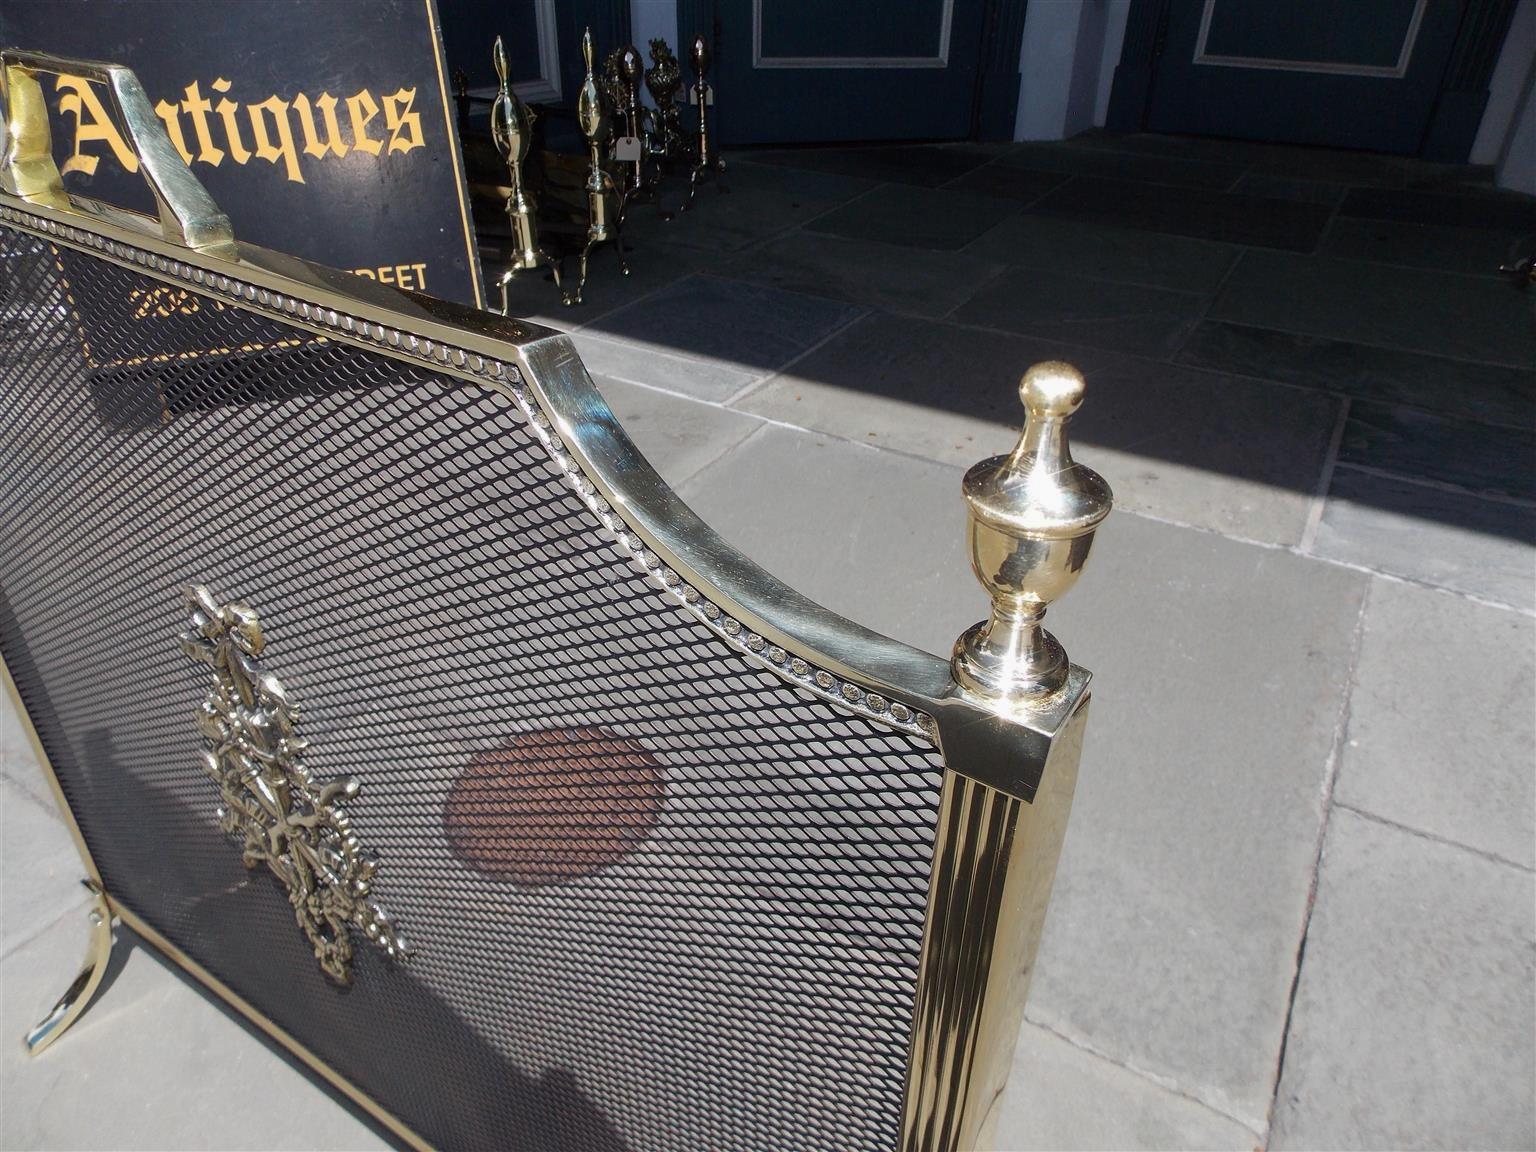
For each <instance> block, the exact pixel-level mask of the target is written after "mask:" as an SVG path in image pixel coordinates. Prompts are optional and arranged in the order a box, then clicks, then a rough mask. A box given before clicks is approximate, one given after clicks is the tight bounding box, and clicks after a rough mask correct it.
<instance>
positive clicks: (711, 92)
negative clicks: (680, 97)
mask: <svg viewBox="0 0 1536 1152" xmlns="http://www.w3.org/2000/svg"><path fill="white" fill-rule="evenodd" d="M698 102H699V86H698V85H697V84H691V85H689V86H688V103H690V104H697V103H698ZM704 104H705V106H706V107H709V108H713V107H714V106H715V89H714V87H713V85H711V86H710V87H707V88H705V89H704Z"/></svg>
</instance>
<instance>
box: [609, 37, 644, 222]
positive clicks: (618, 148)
mask: <svg viewBox="0 0 1536 1152" xmlns="http://www.w3.org/2000/svg"><path fill="white" fill-rule="evenodd" d="M608 61H609V66H610V68H611V69H612V74H611V76H610V78H609V85H608V91H609V94H610V97H611V99H612V102H613V107H614V112H615V114H616V115H617V116H618V117H619V120H620V122H621V124H622V126H623V129H624V133H623V135H621V136H620V137H618V139H616V140H615V141H614V142H613V152H614V155H613V158H614V159H615V160H617V161H619V162H620V163H621V164H625V165H627V169H626V172H627V180H626V182H625V190H624V196H625V199H626V200H628V199H629V198H630V197H632V196H634V194H635V193H636V192H638V191H640V190H641V189H642V188H643V187H645V147H644V143H643V142H642V140H641V139H640V78H641V76H642V75H643V73H644V65H643V63H642V62H641V60H640V52H639V50H638V49H636V48H635V46H634V45H633V44H626V45H624V47H622V48H618V49H615V50H614V52H613V53H611V54H610V55H609V57H608Z"/></svg>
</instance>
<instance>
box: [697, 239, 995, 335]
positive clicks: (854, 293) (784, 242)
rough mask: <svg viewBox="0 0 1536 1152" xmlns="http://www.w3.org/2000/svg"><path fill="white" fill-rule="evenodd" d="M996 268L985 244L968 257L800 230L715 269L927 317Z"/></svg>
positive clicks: (961, 299) (957, 301)
mask: <svg viewBox="0 0 1536 1152" xmlns="http://www.w3.org/2000/svg"><path fill="white" fill-rule="evenodd" d="M1002 270H1003V265H1002V264H1000V263H998V262H997V261H996V260H995V259H991V258H987V254H986V252H985V251H984V250H983V251H982V252H979V253H978V254H977V255H975V256H968V255H962V254H960V253H954V252H927V251H924V250H923V249H921V248H908V247H902V246H900V245H895V244H885V243H880V242H876V241H865V240H847V239H843V238H842V237H838V236H812V235H810V234H808V233H805V232H796V233H792V234H791V235H789V236H786V237H784V238H783V239H781V240H774V241H772V242H770V243H768V244H765V245H763V246H762V247H760V248H754V249H753V250H752V251H751V252H748V253H747V254H746V255H744V256H739V257H736V258H735V259H733V260H730V261H729V262H727V263H725V264H723V265H721V266H720V268H719V272H720V274H721V275H722V276H730V277H733V278H735V279H739V280H749V281H753V282H755V283H759V284H767V285H769V286H771V287H774V288H783V289H787V290H789V291H793V292H805V293H809V294H810V295H812V296H830V297H833V298H834V299H838V300H848V301H850V302H852V303H855V304H863V305H867V306H869V307H874V308H884V309H886V310H888V311H891V312H904V313H908V314H911V315H917V316H929V317H938V316H943V315H944V314H945V313H947V312H951V311H953V310H954V309H955V308H958V307H959V306H960V305H961V304H963V303H965V301H967V300H969V299H970V297H971V294H972V293H973V292H975V291H976V289H977V287H978V286H979V285H981V284H983V283H985V282H986V281H988V280H990V279H992V277H994V276H996V275H997V274H998V273H999V272H1001V271H1002Z"/></svg>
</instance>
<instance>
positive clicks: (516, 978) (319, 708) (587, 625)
mask: <svg viewBox="0 0 1536 1152" xmlns="http://www.w3.org/2000/svg"><path fill="white" fill-rule="evenodd" d="M0 243H3V264H0V336H3V340H4V344H3V349H0V460H3V462H4V478H3V480H0V643H3V648H4V654H5V658H6V661H7V663H8V664H9V667H10V669H11V671H12V674H13V675H14V676H15V678H16V680H17V682H18V686H19V688H20V691H21V694H22V697H23V700H24V702H25V703H26V705H27V707H28V709H29V711H30V712H31V714H32V716H33V718H34V720H35V722H36V723H37V725H38V727H39V729H40V730H41V732H42V735H43V740H44V743H45V745H46V747H47V750H48V753H49V755H50V758H51V759H52V761H53V763H54V765H55V766H56V768H57V769H58V771H59V773H60V775H61V777H62V783H63V787H64V790H65V792H66V794H67V795H68V797H69V800H70V803H71V806H72V807H73V808H74V810H75V812H76V814H77V816H78V818H79V820H80V823H81V825H82V827H83V830H84V833H85V836H86V839H87V841H88V842H89V844H90V846H91V848H92V850H93V852H94V854H95V857H96V859H97V861H98V863H99V865H100V867H101V870H102V872H103V874H104V878H105V881H106V883H107V885H108V887H109V889H110V890H112V891H113V892H114V893H116V894H117V895H118V896H119V897H120V898H121V899H123V900H124V902H125V903H126V904H127V905H128V906H129V907H131V908H133V909H134V910H136V911H137V912H139V913H140V914H141V915H143V916H145V917H146V919H148V920H149V921H150V922H151V923H153V924H154V925H155V926H156V927H157V928H158V929H159V930H160V931H162V932H163V933H164V934H165V935H166V936H167V937H168V938H169V939H170V940H171V941H172V942H174V943H175V944H176V945H178V946H179V947H181V948H182V949H184V950H185V951H186V952H187V953H188V954H190V955H191V956H192V957H193V958H194V959H196V960H197V961H199V962H200V963H202V964H203V965H205V966H206V967H207V968H209V969H210V970H211V971H212V972H213V973H214V974H215V975H217V976H218V977H220V978H221V979H222V980H224V981H225V982H226V983H228V984H229V985H230V986H232V987H233V988H234V990H235V991H237V992H238V993H240V994H241V995H243V996H245V997H246V998H247V999H249V1000H251V1001H252V1002H254V1003H255V1004H256V1005H257V1006H259V1007H260V1008H261V1009H262V1010H263V1011H265V1012H266V1013H267V1014H269V1015H270V1016H271V1018H272V1019H273V1020H274V1021H275V1022H276V1023H277V1024H279V1025H280V1026H281V1027H283V1028H285V1029H286V1030H288V1031H289V1032H290V1033H292V1034H293V1035H294V1036H295V1037H297V1038H298V1039H299V1040H300V1041H301V1042H302V1043H303V1044H305V1045H306V1046H307V1047H309V1048H310V1049H311V1050H312V1051H314V1052H315V1053H316V1054H318V1055H319V1056H320V1057H321V1058H322V1059H324V1060H326V1061H327V1062H328V1063H330V1064H331V1065H332V1066H334V1067H336V1068H337V1069H338V1070H340V1071H341V1072H342V1073H343V1074H344V1075H346V1076H347V1077H348V1078H349V1079H351V1080H352V1081H353V1082H354V1083H356V1084H357V1085H358V1086H359V1087H361V1088H362V1089H363V1090H364V1091H365V1092H367V1093H368V1094H369V1095H371V1096H373V1097H374V1098H375V1099H377V1100H379V1101H380V1102H381V1103H383V1104H384V1105H385V1106H386V1107H387V1108H388V1109H389V1110H391V1111H392V1112H394V1113H395V1114H396V1115H397V1116H399V1117H400V1118H401V1119H402V1120H404V1121H405V1122H406V1123H407V1124H408V1125H409V1126H411V1127H412V1128H414V1129H415V1130H416V1131H417V1132H419V1133H421V1134H422V1135H423V1136H425V1137H426V1138H427V1139H429V1140H431V1141H432V1142H434V1143H437V1144H440V1145H443V1146H449V1147H455V1146H457V1147H481V1148H498V1149H501V1148H528V1149H570V1150H573V1152H600V1150H603V1149H609V1148H635V1149H641V1148H645V1149H767V1148H812V1147H815V1148H836V1149H853V1148H858V1149H865V1148H875V1147H892V1146H894V1145H895V1142H896V1134H897V1127H898V1122H899V1114H900V1107H901V1091H902V1083H903V1074H904V1066H905V1059H906V1053H907V1043H908V1036H909V1031H910V1021H911V1014H912V1002H913V993H914V984H915V974H916V968H917V960H918V947H919V941H920V936H921V929H922V920H923V911H924V900H925V895H926V880H927V874H928V867H929V863H930V856H931V852H932V845H933V832H934V820H935V813H936V809H937V803H938V787H939V783H940V762H939V759H938V757H937V754H936V753H935V752H934V750H933V749H932V748H931V747H929V746H928V745H926V744H924V743H921V742H919V741H917V740H915V739H913V738H911V737H909V736H906V735H903V734H901V733H897V732H891V731H887V730H885V729H883V728H881V727H879V726H877V725H875V724H873V723H871V722H868V721H866V720H864V719H862V718H859V717H856V716H852V715H847V714H844V713H842V712H841V711H839V710H838V709H836V708H834V707H832V706H831V705H828V704H826V703H824V702H822V701H820V700H819V699H817V698H816V697H814V696H813V695H811V694H810V693H808V692H806V691H805V690H803V689H800V688H798V687H796V686H794V685H792V684H787V683H785V682H783V681H782V680H780V679H778V678H777V677H775V676H774V675H772V674H771V673H769V672H767V671H765V670H762V669H759V668H757V667H755V666H753V665H752V664H750V663H749V662H748V661H747V660H746V659H745V658H744V657H741V656H739V655H737V654H736V653H734V652H733V651H732V650H731V649H729V648H728V647H726V645H725V644H724V643H723V642H721V641H720V640H719V639H718V638H716V637H715V636H714V635H713V634H712V633H711V632H709V631H708V630H707V629H705V628H704V627H702V626H701V625H699V624H697V623H696V622H695V621H694V620H693V618H692V617H691V616H690V615H688V614H687V613H686V612H685V611H683V610H682V609H680V608H678V607H675V606H673V605H672V604H670V603H669V602H668V601H666V600H665V599H663V598H662V597H661V596H660V595H659V594H658V593H657V592H656V591H655V590H654V589H653V588H652V587H650V586H649V585H648V584H647V583H646V580H645V579H644V577H643V575H642V574H641V573H639V572H638V571H637V570H636V569H634V568H633V567H632V566H631V565H630V563H629V562H628V561H626V559H625V558H624V557H623V556H622V554H621V552H620V551H619V550H618V548H617V547H616V546H615V544H614V543H613V541H612V538H611V536H610V535H609V534H607V533H606V532H605V530H604V529H603V528H602V527H601V525H600V524H599V523H598V522H597V521H596V520H595V518H594V517H593V515H592V514H591V513H590V512H589V511H588V510H587V509H586V508H585V507H584V505H582V504H581V503H580V501H579V500H578V499H577V497H576V496H575V494H574V493H572V492H571V491H570V489H569V487H568V486H567V485H566V484H565V483H564V482H562V481H561V480H560V478H559V476H558V473H557V472H556V470H555V469H554V467H553V466H552V465H551V464H550V463H549V461H548V459H547V457H546V455H545V453H544V450H543V449H542V448H541V446H540V445H539V443H538V442H537V440H536V439H535V438H534V436H533V435H532V433H531V430H530V429H529V428H528V427H527V426H526V425H525V424H524V423H523V422H522V416H521V414H520V413H519V411H518V410H517V408H516V406H515V404H514V402H513V401H512V400H511V399H510V398H509V397H507V396H505V395H503V394H500V393H498V392H496V391H494V390H492V389H490V388H489V387H485V386H479V385H475V384H471V383H467V382H463V381H460V380H457V379H453V378H448V377H444V376H440V375H435V374H433V373H432V372H430V371H428V370H426V369H424V368H417V367H414V366H410V365H406V364H402V363H400V362H396V361H392V360H389V359H387V358H384V357H381V356H378V355H376V354H373V353H371V352H368V351H364V350H360V349H356V348H352V347H349V346H343V345H340V344H337V343H334V342H327V341H323V340H317V339H315V338H313V337H309V336H304V335H303V334H302V333H297V332H295V331H294V330H291V329H287V328H285V327H284V326H283V325H281V324H280V323H278V322H276V321H271V320H268V319H265V318H263V317H259V316H256V315H254V314H252V313H249V312H245V311H243V310H239V309H236V308H232V307H225V306H223V305H220V304H218V303H216V302H214V301H212V300H211V299H207V298H197V297H194V298H192V301H193V303H192V304H189V303H187V302H186V301H182V302H180V303H179V304H177V305H176V306H175V307H171V308H168V309H158V310H157V309H156V308H155V307H145V306H144V305H145V302H146V301H148V300H149V299H150V298H151V297H150V296H149V295H147V294H148V293H151V292H152V291H153V290H154V289H156V288H157V287H158V282H156V281H154V280H152V279H149V278H147V277H144V276H141V275H139V274H137V273H133V272H129V271H127V270H124V269H122V268H119V267H116V266H114V265H112V264H110V263H108V262H107V261H104V260H101V259H99V258H97V257H94V256H86V255H83V254H80V253H78V252H74V251H72V250H68V249H62V248H54V247H52V246H50V245H48V244H45V243H42V242H40V241H37V240H34V239H33V238H31V237H30V236H28V235H26V234H24V233H21V232H18V231H15V230H12V229H9V228H0ZM158 298H159V299H161V300H162V301H164V296H163V293H162V294H161V296H160V297H158ZM193 304H195V306H196V311H195V312H189V311H188V310H189V309H190V308H191V307H193ZM161 311H165V312H169V313H170V314H169V315H166V316H161V315H159V314H158V312H161ZM136 313H143V315H136ZM82 325H83V327H82ZM188 350H191V351H194V352H196V353H197V354H196V355H183V353H185V352H187V351H188ZM194 581H196V582H203V583H206V584H208V585H209V586H210V587H211V588H212V589H213V590H214V592H215V594H217V595H219V596H221V597H223V598H226V599H238V600H242V601H244V602H246V603H248V604H250V605H251V606H252V607H254V608H255V609H256V610H257V611H258V612H259V613H260V615H261V617H262V621H263V626H264V629H265V631H266V633H267V636H268V650H267V654H266V656H265V657H264V664H265V666H266V667H267V668H268V669H269V670H270V671H272V672H273V673H275V674H276V675H277V676H279V677H280V678H281V679H282V681H283V683H284V684H285V685H286V687H287V689H288V691H289V693H290V695H292V696H293V697H294V699H295V700H297V702H298V703H299V705H300V706H301V709H302V714H303V724H302V728H301V732H302V733H303V735H305V736H306V737H308V739H309V740H310V741H311V744H312V748H311V751H310V753H309V755H308V761H309V764H310V767H311V768H312V770H313V771H314V773H315V775H316V776H317V777H318V778H320V779H322V780H323V779H327V778H329V777H331V776H335V775H341V774H346V773H350V774H354V775H356V776H357V777H359V778H360V779H361V781H362V794H361V795H360V797H359V798H358V799H357V800H355V801H354V802H352V804H351V805H350V806H349V808H350V811H351V813H352V817H353V822H354V826H355V828H356V830H357V831H358V833H359V835H360V837H361V838H362V840H363V841H364V843H365V844H367V845H369V846H371V847H373V848H376V849H377V850H378V851H379V852H380V854H381V855H382V856H383V859H384V866H383V869H382V872H381V874H380V878H379V881H378V882H377V884H376V886H375V895H376V897H377V898H378V900H379V902H380V903H381V904H382V905H383V906H384V908H385V909H386V910H387V911H388V912H389V913H390V914H391V915H392V916H393V917H394V918H395V920H396V921H397V922H398V923H399V924H400V926H401V927H402V928H403V930H404V932H405V933H406V935H407V936H408V938H409V939H410V942H411V946H412V948H413V949H414V951H415V956H414V957H413V959H412V960H411V962H410V963H409V964H407V965H405V966H404V967H392V966H391V965H390V964H389V962H388V961H386V960H384V959H382V958H380V957H379V956H378V955H377V954H376V952H375V951H374V950H373V949H371V948H369V947H367V946H365V945H363V944H361V942H360V943H359V947H358V958H357V963H356V968H357V978H356V981H355V983H354V984H353V985H352V986H351V987H349V988H345V989H343V988H338V987H336V986H334V985H332V984H330V983H328V982H327V981H326V979H325V978H324V977H323V976H322V975H321V974H320V971H319V969H318V967H317V966H316V964H315V962H314V960H313V958H312V957H311V956H310V955H309V951H308V947H307V945H306V943H305V941H304V940H303V938H302V937H301V935H300V933H299V932H298V930H297V928H296V927H295V925H294V921H293V915H292V912H291V910H290V909H289V907H288V904H287V902H286V899H285V897H284V895H283V892H282V890H281V888H280V887H279V885H278V884H277V882H276V881H275V880H274V879H273V878H272V877H271V876H270V875H268V874H267V873H266V872H265V871H260V872H254V873H247V872H246V871H245V870H244V868H242V866H241V863H240V853H239V849H238V846H237V845H236V844H234V843H233V842H231V841H230V840H228V839H226V838H225V837H224V836H223V835H222V834H221V833H220V832H219V831H218V829H217V827H216V824H215V821H214V816H213V809H214V807H215V805H216V804H217V799H218V798H217V792H216V789H215V787H214V785H213V784H212V782H211V781H210V780H209V779H208V777H207V776H206V775H205V774H204V773H203V771H202V770H201V769H200V768H199V767H198V764H197V760H196V757H197V751H198V749H199V747H200V740H199V737H198V735H197V733H196V730H195V727H194V718H195V712H196V709H197V707H198V705H199V703H200V701H201V699H202V696H203V693H204V691H205V689H206V686H207V683H208V673H207V670H206V669H200V668H199V667H198V666H196V665H194V664H192V663H191V662H189V661H188V660H187V659H186V657H185V656H184V655H183V654H182V653H181V652H180V651H179V650H178V648H177V644H176V637H177V635H178V632H179V631H180V630H181V628H182V627H183V624H184V615H185V611H184V608H183V606H182V604H181V601H180V595H179V592H180V589H181V588H182V587H183V586H184V585H186V584H188V583H191V582H194ZM167 1091H168V1092H172V1091H173V1089H172V1088H170V1087H168V1089H167ZM165 1104H166V1106H167V1107H169V1106H172V1101H171V1099H170V1098H169V1096H168V1097H167V1100H166V1101H165ZM274 1106H280V1103H278V1102H274Z"/></svg>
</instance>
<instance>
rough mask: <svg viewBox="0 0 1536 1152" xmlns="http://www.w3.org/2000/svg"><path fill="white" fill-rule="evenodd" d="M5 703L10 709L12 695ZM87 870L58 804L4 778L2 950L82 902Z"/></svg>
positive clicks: (0, 809) (0, 805)
mask: <svg viewBox="0 0 1536 1152" xmlns="http://www.w3.org/2000/svg"><path fill="white" fill-rule="evenodd" d="M5 707H6V710H7V711H9V710H10V704H9V701H6V702H5ZM38 772H39V773H41V769H38ZM84 875H85V871H84V868H83V867H82V865H81V862H80V853H79V851H78V850H77V849H76V848H75V842H74V838H73V837H72V836H70V834H69V831H68V830H67V829H66V828H65V826H64V822H63V820H62V819H61V818H60V817H59V815H58V812H57V809H56V808H55V807H54V806H53V805H52V804H49V805H47V806H46V807H45V806H44V805H43V803H42V802H41V801H39V800H38V799H37V798H35V797H34V796H32V795H29V794H28V792H27V791H26V790H24V789H23V788H22V787H21V786H20V785H19V784H16V783H13V782H12V781H11V780H10V779H9V778H6V779H0V955H4V954H6V953H9V952H11V951H12V950H14V949H15V948H17V947H19V946H20V945H22V944H24V943H26V941H28V940H30V939H32V938H33V937H34V936H36V935H37V934H38V933H39V932H41V931H43V929H45V928H47V927H48V925H50V924H52V923H53V922H54V921H55V920H57V919H58V918H59V916H60V914H61V913H63V912H64V911H65V910H66V909H69V908H73V907H76V906H79V905H83V904H84V903H85V902H86V900H87V899H88V898H89V897H88V896H87V894H86V892H85V889H84V888H82V887H81V885H80V880H81V878H82V877H83V876H84ZM63 990H64V989H63V987H60V988H59V990H58V992H55V993H54V996H55V997H57V995H58V993H59V992H62V991H63ZM49 1003H50V1004H51V1003H52V1000H50V1001H49ZM42 1007H44V1008H46V1007H47V1005H46V1004H45V1005H43V1006H42Z"/></svg>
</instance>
